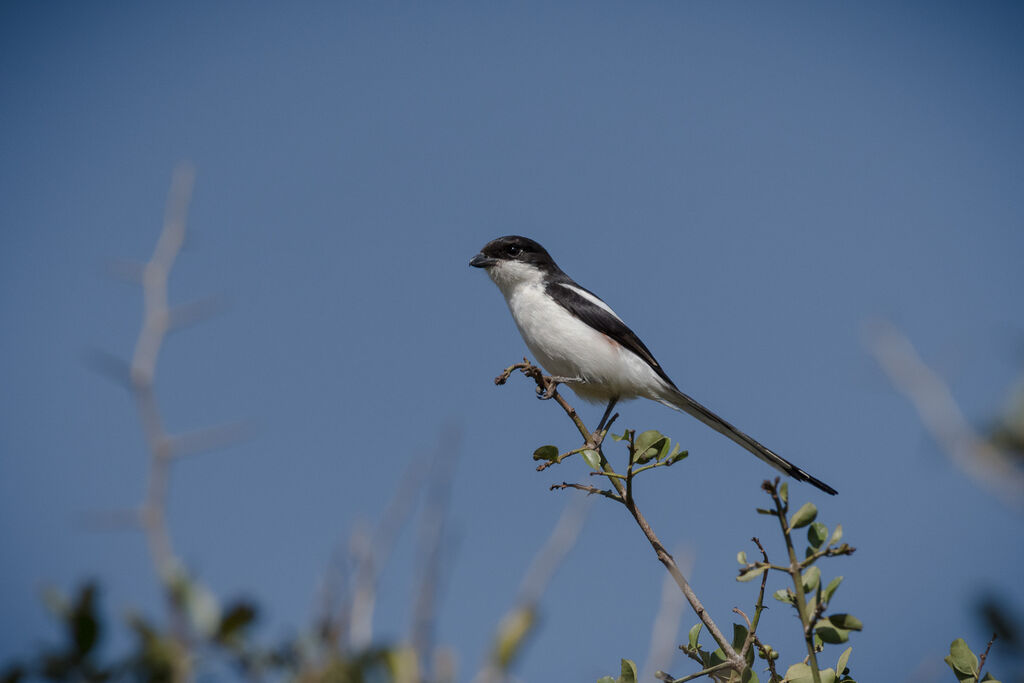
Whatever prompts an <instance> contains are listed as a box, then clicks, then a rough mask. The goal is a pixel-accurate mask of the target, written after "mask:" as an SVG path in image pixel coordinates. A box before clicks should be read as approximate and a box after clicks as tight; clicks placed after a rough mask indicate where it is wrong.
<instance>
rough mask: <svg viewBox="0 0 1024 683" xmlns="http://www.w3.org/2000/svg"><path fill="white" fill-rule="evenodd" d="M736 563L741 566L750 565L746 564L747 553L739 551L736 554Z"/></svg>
mask: <svg viewBox="0 0 1024 683" xmlns="http://www.w3.org/2000/svg"><path fill="white" fill-rule="evenodd" d="M736 561H737V562H739V563H740V564H742V565H746V564H750V563H749V562H747V551H746V550H741V551H739V552H738V553H736Z"/></svg>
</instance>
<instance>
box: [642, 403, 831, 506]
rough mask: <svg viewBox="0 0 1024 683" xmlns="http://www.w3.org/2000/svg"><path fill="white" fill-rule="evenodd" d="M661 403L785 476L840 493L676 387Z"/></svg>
mask: <svg viewBox="0 0 1024 683" xmlns="http://www.w3.org/2000/svg"><path fill="white" fill-rule="evenodd" d="M660 402H661V403H664V404H665V405H667V406H668V407H670V408H675V409H676V410H680V411H682V412H684V413H687V414H689V415H692V416H693V417H695V418H697V419H698V420H700V421H701V422H703V423H704V424H706V425H707V426H708V427H711V428H712V429H714V430H715V431H716V432H719V433H721V434H724V435H726V436H727V437H729V438H730V439H732V440H733V441H735V442H736V443H738V444H739V445H741V446H743V447H744V448H746V449H747V450H748V451H750V452H751V453H753V454H754V455H756V456H757V457H758V458H760V459H761V460H764V461H765V462H766V463H768V464H769V465H771V466H772V467H774V468H775V469H777V470H779V471H780V472H782V473H783V474H788V475H789V476H791V477H793V478H794V479H797V480H799V481H806V482H807V483H808V484H813V485H814V486H817V487H818V488H819V489H821V490H822V491H824V492H825V493H827V494H829V495H832V496H834V495H836V493H838V492H837V491H836V490H835V489H834V488H832V487H831V486H829V485H828V484H826V483H825V482H823V481H821V480H820V479H816V478H815V477H812V476H811V475H809V474H807V473H806V472H804V471H803V470H802V469H800V468H799V467H797V466H796V465H794V464H793V463H791V462H789V461H788V460H786V459H785V458H783V457H782V456H781V455H779V454H778V453H776V452H775V451H773V450H771V449H769V448H766V447H765V446H762V445H761V444H760V443H758V442H757V441H756V440H754V439H753V438H751V437H749V436H747V435H746V434H744V433H743V432H741V431H740V430H738V429H736V428H735V427H733V426H732V425H731V424H729V423H728V422H726V421H725V420H723V419H722V418H720V417H718V416H717V415H715V414H714V413H713V412H711V411H710V410H708V409H707V408H705V407H704V406H702V405H701V404H700V403H698V402H697V401H694V400H693V399H692V398H690V397H689V396H687V395H686V394H684V393H683V392H681V391H679V390H678V389H676V388H675V387H672V388H671V389H670V390H669V391H668V392H666V396H665V397H664V398H662V399H660Z"/></svg>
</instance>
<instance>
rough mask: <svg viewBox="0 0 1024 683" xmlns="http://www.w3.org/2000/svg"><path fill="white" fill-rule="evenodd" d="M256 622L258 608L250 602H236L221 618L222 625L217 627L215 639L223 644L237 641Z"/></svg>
mask: <svg viewBox="0 0 1024 683" xmlns="http://www.w3.org/2000/svg"><path fill="white" fill-rule="evenodd" d="M254 621H256V607H255V606H254V605H252V604H250V603H248V602H236V603H234V604H232V605H229V606H228V608H227V610H226V611H225V612H224V615H223V616H222V617H221V618H220V625H219V626H218V627H217V633H216V635H215V636H214V638H215V639H216V640H217V641H218V642H222V643H223V642H227V641H229V640H236V639H238V638H240V637H241V635H242V634H243V632H244V631H245V629H246V628H247V627H248V626H249V625H250V624H252V623H253V622H254Z"/></svg>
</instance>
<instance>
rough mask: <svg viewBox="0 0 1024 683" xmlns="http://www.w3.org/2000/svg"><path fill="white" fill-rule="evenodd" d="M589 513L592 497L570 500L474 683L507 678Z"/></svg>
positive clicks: (495, 681) (535, 557)
mask: <svg viewBox="0 0 1024 683" xmlns="http://www.w3.org/2000/svg"><path fill="white" fill-rule="evenodd" d="M588 510H589V499H588V498H585V497H583V498H581V497H574V498H570V499H569V503H568V504H566V506H565V509H564V510H562V514H561V516H560V517H559V518H558V522H557V523H556V524H555V527H554V529H552V531H551V534H550V535H549V536H548V539H547V541H545V543H544V545H543V546H542V547H541V549H540V550H538V551H537V554H536V555H534V557H533V561H531V562H530V567H529V568H528V569H527V570H526V574H525V575H524V576H523V581H522V584H521V585H520V588H519V598H518V599H517V600H516V605H515V607H513V608H512V609H511V610H509V611H508V612H506V613H505V615H504V616H503V617H502V619H501V623H500V625H499V627H498V632H497V634H496V635H495V638H494V646H493V648H492V651H491V655H490V657H489V658H488V661H487V664H486V665H485V666H484V668H483V669H482V670H481V671H479V672H478V673H477V675H476V676H474V677H473V681H474V683H497V682H498V681H502V680H505V678H506V677H507V674H508V672H509V670H510V669H511V668H512V666H513V664H514V663H515V661H516V658H517V656H518V655H519V653H520V652H521V650H522V647H523V644H524V642H525V641H526V639H527V636H528V635H529V634H530V633H531V632H532V631H533V629H535V628H536V621H537V620H536V614H537V611H538V605H539V604H540V600H541V597H542V596H543V594H544V591H545V590H546V589H547V586H548V584H549V583H550V581H551V579H552V577H553V576H554V575H555V572H556V571H557V570H558V568H559V567H560V566H561V565H562V563H563V562H564V561H565V558H566V556H567V555H568V554H569V551H570V550H572V548H573V547H574V546H575V545H576V540H577V539H578V538H579V535H580V532H581V531H582V530H583V523H584V522H585V521H586V517H587V511H588Z"/></svg>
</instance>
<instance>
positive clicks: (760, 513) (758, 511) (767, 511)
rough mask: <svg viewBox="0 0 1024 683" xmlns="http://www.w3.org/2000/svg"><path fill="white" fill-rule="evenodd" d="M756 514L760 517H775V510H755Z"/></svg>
mask: <svg viewBox="0 0 1024 683" xmlns="http://www.w3.org/2000/svg"><path fill="white" fill-rule="evenodd" d="M754 512H756V513H757V514H759V515H774V514H775V510H765V509H764V508H754Z"/></svg>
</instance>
